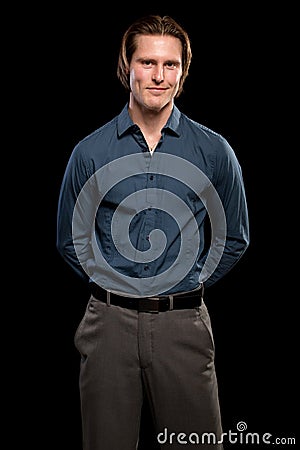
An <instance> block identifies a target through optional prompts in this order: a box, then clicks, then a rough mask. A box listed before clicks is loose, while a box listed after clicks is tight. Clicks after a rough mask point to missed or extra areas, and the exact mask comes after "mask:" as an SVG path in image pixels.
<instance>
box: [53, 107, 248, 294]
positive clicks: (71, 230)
mask: <svg viewBox="0 0 300 450" xmlns="http://www.w3.org/2000/svg"><path fill="white" fill-rule="evenodd" d="M161 135H162V136H161V139H160V141H159V143H158V145H157V147H156V149H155V151H154V153H153V154H152V155H151V153H150V152H149V149H148V146H147V143H146V141H145V139H144V136H143V134H142V132H141V130H140V129H139V127H138V126H137V125H136V124H134V123H133V121H132V120H131V118H130V116H129V114H128V105H127V104H126V105H125V106H124V108H123V110H122V111H121V113H120V114H119V115H118V116H116V117H115V118H114V119H113V120H111V121H110V122H109V123H107V124H105V125H104V126H102V127H100V128H99V129H97V130H95V131H94V132H93V133H91V134H90V135H88V136H87V137H85V138H84V139H83V140H81V141H80V142H79V143H78V144H77V145H76V146H75V148H74V150H73V152H72V154H71V156H70V159H69V162H68V165H67V167H66V171H65V174H64V177H63V180H62V185H61V191H60V196H59V202H58V216H57V249H58V251H59V252H60V254H61V255H62V256H63V258H64V259H65V260H66V262H67V263H68V264H70V265H71V266H72V268H73V269H74V270H75V271H76V272H77V274H78V275H79V276H80V277H81V278H83V279H84V280H86V281H91V280H92V281H95V282H97V283H98V284H100V285H101V286H102V287H104V288H105V289H108V290H113V291H116V292H121V293H123V294H124V295H132V296H134V295H136V296H144V295H161V294H166V293H167V294H173V293H179V292H187V291H192V290H194V289H197V288H199V286H200V285H201V282H203V283H204V286H205V287H208V286H210V285H212V284H213V283H215V282H216V281H218V280H219V279H220V278H222V277H223V276H224V275H225V274H226V273H227V272H228V271H229V270H230V269H231V268H232V267H233V266H234V265H235V264H236V263H237V261H238V260H239V259H240V257H241V256H242V255H243V253H244V252H245V250H246V249H247V247H248V245H249V223H248V211H247V202H246V196H245V189H244V183H243V178H242V171H241V167H240V164H239V162H238V160H237V157H236V155H235V153H234V151H233V149H232V148H231V146H230V145H229V143H228V142H227V141H226V139H224V137H222V136H221V135H220V134H217V133H215V132H214V131H212V130H210V129H208V128H207V127H205V126H203V125H201V124H199V123H196V122H195V121H193V120H191V119H190V118H188V117H187V116H186V115H184V114H183V113H181V112H180V111H179V109H178V108H177V107H176V106H174V107H173V110H172V114H171V115H170V117H169V120H168V121H167V123H166V125H165V126H164V128H163V129H162V130H161ZM212 247H214V248H213V251H212ZM208 260H209V261H208Z"/></svg>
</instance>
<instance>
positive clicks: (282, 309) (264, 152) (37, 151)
mask: <svg viewBox="0 0 300 450" xmlns="http://www.w3.org/2000/svg"><path fill="white" fill-rule="evenodd" d="M84 5H85V6H84ZM84 5H83V4H79V6H77V7H74V6H72V7H71V8H70V9H68V10H64V11H62V9H61V8H60V7H53V6H52V7H51V6H50V5H49V7H47V6H44V7H43V9H40V10H35V11H32V14H33V13H34V14H35V19H32V17H31V12H30V11H28V9H27V10H26V14H27V17H28V18H29V19H30V20H28V21H26V22H25V23H23V25H22V32H21V33H19V40H18V46H17V48H18V52H17V55H16V56H15V57H17V58H18V64H17V66H18V67H19V70H20V72H21V73H22V74H23V78H22V80H21V81H19V83H18V85H19V89H20V92H22V95H20V96H19V98H17V99H16V105H17V106H16V111H17V116H15V123H20V125H21V124H26V126H27V132H28V131H29V136H26V138H25V137H24V138H23V135H22V136H21V138H22V139H23V146H22V147H18V148H19V151H20V153H21V155H20V156H21V159H20V160H22V157H23V158H24V164H26V167H28V168H29V173H30V176H29V177H28V176H26V182H24V183H23V184H22V186H21V187H19V190H18V192H19V199H20V200H19V210H18V213H19V214H22V217H23V222H24V223H25V224H26V225H27V227H28V230H27V227H26V237H27V236H28V238H27V240H25V239H24V240H23V242H24V243H23V247H22V252H20V256H19V258H17V261H16V262H15V265H16V268H18V267H20V266H21V267H23V273H24V274H25V277H24V278H25V281H24V280H22V283H21V282H18V280H15V281H14V282H13V285H14V287H15V288H19V287H20V285H22V286H23V287H26V292H28V294H26V296H27V299H28V300H27V301H26V302H25V304H24V302H23V303H22V304H19V306H18V311H19V317H21V320H22V324H23V325H24V332H23V333H22V339H21V347H18V352H17V361H14V362H15V364H16V366H17V368H18V369H17V370H16V371H14V374H16V373H17V379H18V383H16V384H17V387H18V389H17V388H16V391H17V392H19V391H20V392H19V395H18V396H17V398H18V400H17V405H14V406H13V411H14V413H13V414H12V422H13V423H14V421H15V420H17V422H18V423H20V421H19V420H18V418H19V417H22V418H23V421H22V422H23V423H24V424H25V426H24V430H23V431H22V433H20V434H21V436H22V440H23V442H26V443H28V445H29V446H30V447H31V448H39V449H45V448H51V449H58V448H59V449H60V448H61V449H72V450H80V449H81V429H80V404H79V390H78V374H79V354H78V353H77V351H76V350H75V348H74V345H73V336H74V333H75V330H76V328H77V326H78V323H79V321H80V319H81V317H82V314H83V312H84V308H85V305H86V302H87V300H88V292H87V290H86V287H85V286H83V285H82V284H81V282H80V281H79V280H78V279H77V278H76V276H75V275H74V274H73V273H72V271H71V269H70V268H69V267H67V266H66V263H65V262H64V261H62V260H61V258H60V256H59V255H58V253H57V251H56V247H55V240H56V210H57V200H58V194H59V188H60V183H61V180H62V176H63V173H64V170H65V166H66V163H67V161H68V159H69V156H70V154H71V151H72V149H73V147H74V145H75V144H76V143H77V142H78V141H79V140H80V139H82V138H83V137H84V136H86V135H87V134H89V133H90V132H92V131H93V130H94V129H96V128H98V127H99V126H101V125H102V124H104V123H105V122H107V121H108V120H110V119H111V118H113V117H114V116H115V115H116V114H118V113H119V112H120V110H121V108H122V107H123V106H124V103H125V101H127V94H126V93H125V92H124V90H123V88H122V86H121V85H120V83H119V81H118V80H117V77H116V65H117V56H118V50H119V45H120V40H121V36H122V34H123V32H124V31H125V29H126V28H127V26H128V25H129V24H130V23H131V22H132V21H133V20H134V19H136V18H138V17H140V16H142V15H144V14H147V13H158V14H169V15H171V16H173V17H174V18H175V19H177V20H178V21H179V22H180V23H181V24H182V25H183V26H184V27H185V28H186V30H187V31H188V33H189V35H190V38H191V43H192V51H193V59H192V64H191V70H190V74H189V76H188V78H187V80H186V83H185V91H184V93H183V94H182V95H181V97H180V98H179V99H178V101H177V102H176V104H177V106H178V107H179V108H180V109H181V110H182V111H183V112H185V113H186V114H187V115H188V116H190V117H191V118H193V119H194V120H196V121H198V122H200V123H202V124H204V125H206V126H208V127H210V128H212V129H213V130H215V131H217V132H219V133H221V134H222V135H223V136H224V137H226V138H227V139H228V141H229V143H230V144H231V145H232V147H233V149H234V150H235V152H236V154H237V156H238V159H239V161H240V163H241V166H242V169H243V174H244V181H245V187H246V191H247V198H248V206H249V215H250V232H251V243H250V247H249V249H248V250H247V252H246V253H245V255H244V257H243V258H242V260H241V261H240V262H239V264H238V265H237V266H236V267H235V268H234V269H233V270H232V271H231V272H230V273H229V274H228V275H227V276H226V277H225V278H224V279H223V280H222V281H220V282H219V283H218V284H217V285H215V286H213V287H211V288H209V289H208V290H207V292H206V303H207V305H208V308H209V311H210V314H211V318H212V325H213V330H214V335H215V343H216V366H217V374H218V380H219V390H220V402H221V409H222V414H223V422H224V431H228V430H232V431H235V429H236V424H237V422H239V421H245V422H246V423H247V425H248V431H249V432H257V433H261V434H263V433H267V432H269V433H272V434H273V435H274V437H290V436H294V435H295V433H296V420H295V417H294V412H293V411H294V406H296V405H295V403H296V401H295V396H296V392H295V389H296V375H295V371H296V369H295V366H296V361H295V359H296V358H295V325H293V322H294V320H295V317H296V309H295V306H296V305H295V304H296V302H297V300H298V298H299V294H298V293H297V291H296V290H295V288H293V285H294V286H296V283H295V281H296V280H295V275H293V274H292V272H293V271H292V267H293V266H294V264H295V263H294V262H292V261H294V257H295V258H297V252H296V249H297V243H298V242H297V233H296V230H294V228H295V227H296V223H295V218H294V213H295V211H294V208H293V206H292V205H293V194H292V192H293V189H292V188H293V184H291V183H292V182H294V181H295V179H294V178H293V177H292V176H291V167H292V166H293V164H294V163H293V157H292V155H291V150H292V149H291V147H290V146H289V145H288V144H287V135H288V134H289V133H290V129H289V127H288V126H286V125H285V124H284V123H285V120H286V118H287V117H286V116H287V107H286V105H285V98H286V96H288V95H289V93H288V89H289V83H288V81H287V78H288V77H287V73H288V72H289V71H290V62H291V61H290V53H289V50H288V49H289V47H288V45H284V41H283V38H285V42H286V41H287V33H290V32H291V28H292V21H293V14H294V13H293V12H292V11H288V10H285V11H284V12H283V11H281V10H279V9H278V10H274V7H273V10H269V11H266V12H264V13H263V12H262V11H261V10H260V9H259V8H258V7H255V6H252V7H251V6H250V4H246V6H243V7H242V6H240V7H239V6H237V7H235V8H232V10H230V9H228V7H227V6H226V7H224V6H223V7H220V6H219V5H217V4H216V3H214V2H212V3H211V4H210V6H209V7H208V6H203V5H202V4H201V3H199V6H198V7H197V11H195V7H194V6H190V5H189V4H188V2H184V5H185V7H183V5H182V6H181V7H175V6H170V7H167V6H165V7H162V8H160V7H153V8H151V7H149V8H145V7H142V6H140V7H138V6H135V7H133V6H132V5H131V8H130V7H128V6H129V5H128V4H126V5H123V6H122V5H118V6H117V5H114V6H110V5H106V7H105V10H104V9H103V10H102V7H101V6H97V8H96V7H95V6H89V5H88V4H84ZM103 8H104V7H103ZM19 13H20V16H21V15H22V11H21V12H20V11H19ZM24 13H25V11H24ZM29 16H30V17H29ZM283 27H285V28H286V29H287V30H288V31H286V32H284V33H283V31H282V28H283ZM13 30H16V31H18V26H17V24H15V27H14V28H13ZM12 34H13V33H12ZM18 129H19V130H20V129H21V126H20V128H18ZM21 166H22V163H21ZM21 170H22V167H21ZM27 173H28V172H27ZM32 218H33V220H32ZM24 234H25V232H23V237H24ZM26 255H27V257H26ZM14 268H15V266H14ZM15 354H16V353H14V355H15ZM13 359H14V358H13ZM20 380H23V382H22V383H21V382H20ZM21 395H22V399H23V398H24V400H22V401H20V398H21V397H20V396H21ZM143 417H144V418H143V422H142V430H141V444H140V450H146V449H150V448H153V449H154V448H155V446H154V436H153V432H152V425H151V418H150V416H149V412H148V409H147V405H145V411H144V416H143ZM116 426H117V424H116ZM17 437H18V433H16V435H15V436H14V438H13V439H15V438H17ZM248 447H249V446H248ZM250 447H251V448H254V447H255V446H254V445H252V446H250ZM279 447H280V446H278V448H279ZM233 448H242V446H241V445H240V446H238V445H234V446H233ZM121 449H122V444H121V443H120V450H121ZM112 450H114V449H112Z"/></svg>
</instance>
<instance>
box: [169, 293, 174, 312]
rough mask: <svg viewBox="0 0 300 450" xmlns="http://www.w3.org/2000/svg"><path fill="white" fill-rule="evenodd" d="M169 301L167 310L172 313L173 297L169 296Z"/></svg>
mask: <svg viewBox="0 0 300 450" xmlns="http://www.w3.org/2000/svg"><path fill="white" fill-rule="evenodd" d="M169 299H170V308H169V310H170V311H172V310H173V308H174V301H173V295H169Z"/></svg>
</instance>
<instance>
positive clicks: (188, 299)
mask: <svg viewBox="0 0 300 450" xmlns="http://www.w3.org/2000/svg"><path fill="white" fill-rule="evenodd" d="M90 288H91V294H92V295H93V297H95V298H96V299H97V300H100V301H102V302H104V303H107V304H108V305H110V304H111V305H115V306H120V307H122V308H127V309H134V310H136V311H138V312H149V313H158V312H165V311H171V310H173V309H191V308H195V307H197V306H200V305H201V303H202V299H203V291H204V288H203V284H201V286H200V288H199V289H197V290H195V291H191V292H184V293H175V294H172V295H161V296H157V297H139V298H135V297H129V296H128V297H127V296H125V295H118V294H116V293H114V292H110V291H107V290H105V289H103V288H101V287H100V286H99V285H98V284H96V283H90Z"/></svg>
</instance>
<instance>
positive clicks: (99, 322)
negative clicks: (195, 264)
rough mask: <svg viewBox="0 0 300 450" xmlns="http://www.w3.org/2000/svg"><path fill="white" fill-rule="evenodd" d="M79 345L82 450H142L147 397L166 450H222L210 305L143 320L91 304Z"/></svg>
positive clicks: (130, 312) (140, 315)
mask: <svg viewBox="0 0 300 450" xmlns="http://www.w3.org/2000/svg"><path fill="white" fill-rule="evenodd" d="M74 342H75V346H76V348H77V350H78V351H79V353H80V355H81V361H80V375H79V391H80V400H81V417H82V434H83V450H135V449H137V447H138V437H139V427H140V419H141V408H142V403H143V397H144V395H146V396H147V398H148V401H149V404H150V408H151V412H152V414H153V422H154V427H155V430H156V434H157V441H158V442H159V444H160V445H161V448H162V449H165V448H166V449H167V448H169V449H173V450H175V449H182V448H193V449H195V448H201V449H210V450H212V449H222V448H223V447H222V445H221V444H218V443H217V442H218V440H219V439H220V436H221V433H222V427H221V415H220V408H219V399H218V386H217V379H216V373H215V365H214V341H213V334H212V329H211V323H210V318H209V313H208V311H207V307H206V305H205V303H203V304H202V305H201V306H200V307H196V308H192V309H184V310H173V311H167V312H160V313H139V312H137V311H134V310H129V309H125V308H121V307H118V306H114V305H109V306H108V305H107V304H106V303H103V302H101V301H99V300H97V299H96V298H94V297H93V296H91V297H90V299H89V301H88V304H87V307H86V310H85V313H84V316H83V318H82V320H81V322H80V324H79V326H78V328H77V330H76V333H75V337H74ZM214 442H215V444H214Z"/></svg>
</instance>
